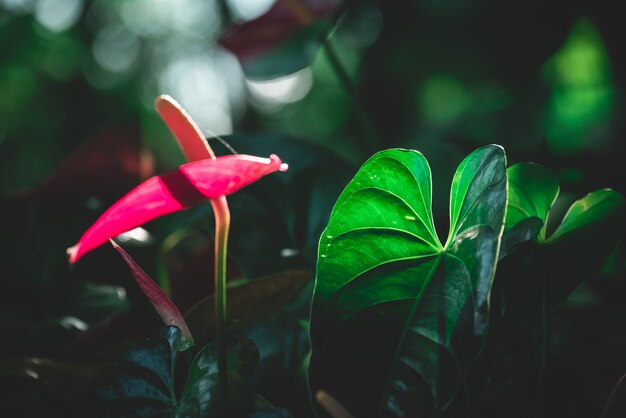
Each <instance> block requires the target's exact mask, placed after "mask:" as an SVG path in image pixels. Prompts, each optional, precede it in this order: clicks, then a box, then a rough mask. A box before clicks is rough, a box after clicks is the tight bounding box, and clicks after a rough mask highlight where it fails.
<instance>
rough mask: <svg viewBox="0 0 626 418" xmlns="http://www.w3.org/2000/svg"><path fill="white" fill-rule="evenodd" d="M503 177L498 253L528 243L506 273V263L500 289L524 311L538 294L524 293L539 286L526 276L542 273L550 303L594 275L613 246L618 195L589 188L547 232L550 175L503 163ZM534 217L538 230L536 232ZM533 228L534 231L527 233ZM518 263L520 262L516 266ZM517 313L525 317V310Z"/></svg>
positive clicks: (554, 192) (619, 215)
mask: <svg viewBox="0 0 626 418" xmlns="http://www.w3.org/2000/svg"><path fill="white" fill-rule="evenodd" d="M508 178H509V203H508V209H507V211H508V212H507V218H506V227H505V228H506V232H505V236H504V238H503V242H506V246H507V248H503V253H501V256H506V255H507V254H510V253H512V252H513V250H514V246H515V245H519V244H523V243H525V242H529V241H534V242H533V243H529V244H528V248H526V249H525V250H524V251H523V254H521V255H520V257H519V258H520V260H513V261H512V263H513V264H515V265H516V266H511V269H512V270H514V271H510V272H509V271H508V267H509V266H506V267H507V275H508V276H509V279H508V280H507V283H509V285H508V286H509V289H508V291H507V292H506V293H507V294H508V297H509V300H510V301H511V302H512V301H514V300H516V301H517V303H513V304H512V305H511V307H512V308H514V307H515V306H519V308H520V309H521V310H522V311H523V312H525V311H526V310H527V309H528V308H529V307H531V306H533V305H535V304H538V303H539V299H540V298H541V297H540V296H539V295H537V294H535V295H534V296H533V295H530V294H529V292H531V291H532V290H533V289H535V291H536V292H538V291H539V290H540V289H541V288H542V287H543V285H539V284H538V283H537V284H536V285H534V284H532V283H531V282H529V280H539V279H541V278H543V279H541V280H545V286H546V290H547V293H546V296H547V300H546V302H547V304H548V305H547V306H548V308H553V307H555V306H556V305H558V304H559V303H561V302H563V301H564V300H565V298H567V296H569V294H570V293H571V292H572V291H573V290H574V289H575V288H576V287H577V286H578V285H580V284H581V283H582V282H583V281H585V280H586V279H589V278H590V277H592V276H593V275H595V274H597V273H598V272H599V270H600V268H601V267H602V264H603V263H604V262H605V261H606V260H607V258H608V257H609V255H610V254H611V252H612V251H613V250H614V249H615V246H616V245H617V242H618V240H619V239H620V236H621V234H622V227H623V224H624V221H625V216H624V215H625V213H624V208H625V206H626V205H625V200H624V197H623V196H622V195H621V194H619V193H617V192H615V191H613V190H609V189H601V190H597V191H595V192H592V193H589V194H588V195H586V196H585V197H583V198H582V199H579V200H577V201H576V202H574V203H573V204H572V205H571V207H570V208H569V210H568V211H567V213H566V214H565V216H564V218H563V220H562V221H561V223H560V224H559V226H558V227H557V228H556V230H555V231H554V233H553V234H552V235H551V236H547V234H546V223H547V222H548V219H549V218H550V211H551V208H552V205H553V204H554V201H555V200H556V198H557V196H558V193H559V184H558V182H557V180H556V178H555V176H554V174H552V173H551V172H550V170H548V169H547V168H545V167H543V166H540V165H538V164H532V163H521V164H516V165H513V166H511V167H510V168H509V170H508ZM539 222H540V224H541V229H540V230H539V231H537V224H538V223H539ZM533 230H534V231H536V232H535V233H532V231H533ZM521 259H523V261H522V260H521ZM519 262H521V263H523V267H519V266H518V265H517V263H519ZM538 278H539V279H538ZM541 280H540V281H541ZM522 287H524V288H526V290H524V289H521V288H522ZM521 295H525V296H523V297H520V296H521ZM514 310H515V309H514ZM519 316H520V317H524V316H526V317H528V314H527V313H520V314H519Z"/></svg>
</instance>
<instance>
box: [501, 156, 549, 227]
mask: <svg viewBox="0 0 626 418" xmlns="http://www.w3.org/2000/svg"><path fill="white" fill-rule="evenodd" d="M507 176H508V181H509V202H508V208H507V213H506V229H507V231H508V230H510V229H511V228H513V227H514V226H515V225H517V224H518V223H519V222H520V221H522V220H524V219H527V218H539V219H540V220H541V222H542V223H543V226H542V228H541V236H542V237H543V238H545V233H546V223H547V221H548V214H549V213H550V209H551V208H552V205H553V204H554V202H555V201H556V197H557V196H558V194H559V183H558V180H557V179H556V177H555V176H554V174H552V172H551V171H550V170H548V169H547V168H545V167H543V166H541V165H539V164H534V163H519V164H515V165H512V166H511V167H509V169H508V170H507Z"/></svg>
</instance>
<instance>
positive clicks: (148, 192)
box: [67, 154, 287, 263]
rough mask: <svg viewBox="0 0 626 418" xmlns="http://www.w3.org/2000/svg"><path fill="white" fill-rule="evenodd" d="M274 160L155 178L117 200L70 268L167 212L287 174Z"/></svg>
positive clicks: (202, 165) (210, 163)
mask: <svg viewBox="0 0 626 418" xmlns="http://www.w3.org/2000/svg"><path fill="white" fill-rule="evenodd" d="M286 169H287V165H286V164H283V163H282V162H281V161H280V158H278V157H277V156H275V155H272V156H270V158H261V157H254V156H250V155H241V154H239V155H227V156H224V157H219V158H217V159H215V160H211V159H205V160H201V161H195V162H192V163H187V164H183V165H181V166H180V167H179V168H178V170H176V171H171V172H169V173H167V174H164V175H162V176H155V177H152V178H150V179H148V180H146V181H145V182H143V183H141V184H140V185H139V186H137V187H135V188H134V189H133V190H131V191H130V192H129V193H128V194H126V196H124V197H122V198H121V199H120V200H118V201H117V202H116V203H115V204H113V206H111V207H110V208H109V209H108V210H107V211H106V212H104V214H102V216H100V218H99V219H98V220H97V221H96V222H95V223H94V224H93V225H92V226H91V227H90V228H89V229H88V230H87V232H85V234H84V235H83V236H82V237H81V239H80V240H79V242H78V244H76V245H74V246H73V247H71V248H69V249H68V250H67V252H68V255H69V256H70V263H75V262H76V261H78V259H80V258H81V257H82V256H83V255H84V254H85V253H87V252H88V251H90V250H93V249H94V248H96V247H99V246H100V245H102V244H104V243H105V242H106V241H107V240H108V239H109V238H113V237H116V236H117V235H119V234H121V233H123V232H126V231H129V230H131V229H133V228H136V227H138V226H140V225H142V224H144V223H146V222H148V221H151V220H153V219H156V218H158V217H160V216H163V215H166V214H168V213H173V212H177V211H180V210H182V209H185V208H188V207H191V206H195V205H198V204H200V203H202V202H203V201H204V199H205V198H216V197H220V196H226V195H229V194H231V193H234V192H236V191H237V190H239V189H241V188H242V187H244V186H247V185H248V184H250V183H254V182H255V181H257V180H258V179H260V178H261V177H263V176H265V175H267V174H270V173H273V172H274V171H278V170H281V171H285V170H286Z"/></svg>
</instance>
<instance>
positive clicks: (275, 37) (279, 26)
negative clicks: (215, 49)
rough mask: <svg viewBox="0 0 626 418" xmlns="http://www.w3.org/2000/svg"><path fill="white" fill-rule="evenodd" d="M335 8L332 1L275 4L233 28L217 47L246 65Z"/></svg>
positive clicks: (286, 0)
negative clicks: (222, 48)
mask: <svg viewBox="0 0 626 418" xmlns="http://www.w3.org/2000/svg"><path fill="white" fill-rule="evenodd" d="M337 4H338V1H333V0H278V1H276V3H274V5H273V6H272V7H271V8H270V9H269V10H268V11H267V12H265V13H264V14H263V15H261V16H259V17H258V18H256V19H253V20H250V21H247V22H244V23H242V24H240V25H236V26H233V27H232V28H231V29H230V30H228V31H227V32H226V33H225V34H224V35H223V36H222V37H221V38H220V40H219V43H220V44H221V45H222V46H223V47H224V48H226V49H228V50H229V51H231V52H232V53H233V54H235V55H236V56H237V58H239V59H240V60H243V61H245V60H247V59H250V58H254V57H257V56H259V55H263V54H264V53H265V52H268V51H269V50H271V49H272V48H274V47H276V46H278V45H279V44H281V43H282V42H284V41H285V40H287V39H288V38H289V37H290V36H291V35H292V34H294V33H295V32H296V31H297V30H298V29H301V28H305V27H307V26H309V25H311V24H313V23H315V22H316V21H318V20H321V19H324V18H327V17H329V16H330V15H331V14H332V13H333V12H334V10H335V9H336V7H337Z"/></svg>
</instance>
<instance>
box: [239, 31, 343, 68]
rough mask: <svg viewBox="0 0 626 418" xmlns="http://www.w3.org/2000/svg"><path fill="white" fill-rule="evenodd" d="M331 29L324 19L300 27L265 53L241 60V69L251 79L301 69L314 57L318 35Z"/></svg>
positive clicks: (318, 41) (317, 44) (317, 46)
mask: <svg viewBox="0 0 626 418" xmlns="http://www.w3.org/2000/svg"><path fill="white" fill-rule="evenodd" d="M331 29H332V24H331V23H330V22H328V21H324V20H323V21H319V22H316V23H314V24H312V25H310V26H307V27H304V28H301V29H299V30H298V31H296V32H295V33H294V34H292V35H291V37H290V38H288V39H287V40H285V41H284V42H283V43H281V44H280V45H278V46H276V47H274V48H273V49H271V50H270V51H269V52H268V53H267V54H265V55H262V56H259V57H254V58H250V59H248V60H245V61H241V63H242V66H243V70H244V72H245V73H246V75H247V76H249V77H250V78H253V79H272V78H277V77H282V76H286V75H289V74H292V73H294V72H296V71H298V70H302V69H303V68H306V67H308V66H309V65H310V64H311V62H312V61H313V58H315V54H316V53H317V50H318V48H319V44H320V37H321V36H323V34H324V33H326V32H330V30H331Z"/></svg>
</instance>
